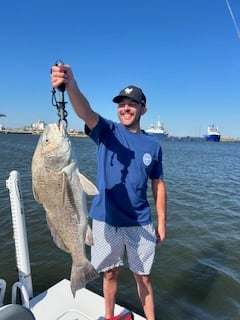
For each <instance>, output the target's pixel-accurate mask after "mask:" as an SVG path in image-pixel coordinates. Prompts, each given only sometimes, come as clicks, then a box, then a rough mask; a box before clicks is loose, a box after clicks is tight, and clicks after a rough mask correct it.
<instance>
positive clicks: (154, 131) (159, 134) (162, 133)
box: [146, 120, 168, 139]
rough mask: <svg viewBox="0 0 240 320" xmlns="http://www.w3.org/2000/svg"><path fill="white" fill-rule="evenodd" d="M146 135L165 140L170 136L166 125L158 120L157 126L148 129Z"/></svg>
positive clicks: (152, 125)
mask: <svg viewBox="0 0 240 320" xmlns="http://www.w3.org/2000/svg"><path fill="white" fill-rule="evenodd" d="M146 133H147V134H149V135H150V136H154V137H156V138H158V139H164V138H166V137H167V136H168V134H167V132H166V130H165V128H164V125H163V123H161V122H160V120H158V121H157V123H156V124H151V125H150V127H148V128H147V130H146Z"/></svg>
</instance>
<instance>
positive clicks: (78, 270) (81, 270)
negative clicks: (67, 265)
mask: <svg viewBox="0 0 240 320" xmlns="http://www.w3.org/2000/svg"><path fill="white" fill-rule="evenodd" d="M98 277H99V274H98V272H97V271H96V270H95V269H94V267H93V265H92V264H91V263H90V262H89V261H88V260H87V259H86V261H85V263H84V264H81V266H78V265H75V264H74V263H73V265H72V271H71V290H72V294H73V296H74V297H75V295H76V291H77V290H79V289H82V288H84V287H85V286H86V284H87V283H88V282H90V281H92V280H94V279H96V278H98Z"/></svg>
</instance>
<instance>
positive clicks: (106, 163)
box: [51, 65, 166, 320]
mask: <svg viewBox="0 0 240 320" xmlns="http://www.w3.org/2000/svg"><path fill="white" fill-rule="evenodd" d="M51 81H52V85H53V87H54V88H57V87H59V86H60V85H61V84H65V86H66V90H67V93H68V95H69V98H70V101H71V104H72V106H73V108H74V110H75V112H76V113H77V115H78V116H79V117H80V118H81V119H83V120H84V122H85V131H86V133H87V134H88V135H89V136H90V137H91V138H92V139H93V140H94V141H95V142H96V144H97V146H98V151H97V160H98V174H97V187H98V190H99V195H97V196H96V197H95V198H94V200H93V203H92V206H91V210H90V217H91V218H92V219H93V225H92V228H93V241H94V245H93V247H92V264H93V266H94V267H95V268H96V270H97V271H98V272H104V279H103V292H104V298H105V319H118V318H119V316H115V317H114V306H115V297H116V293H117V288H118V275H119V270H120V266H122V265H123V255H124V252H126V254H127V258H128V265H129V269H130V270H131V271H132V272H133V274H134V277H135V280H136V284H137V290H138V295H139V298H140V300H141V303H142V306H143V310H144V313H145V317H146V319H148V320H153V319H155V315H154V297H153V290H152V285H151V283H150V279H149V275H150V271H151V267H152V264H153V260H154V255H155V248H156V244H157V243H160V242H162V241H163V240H164V239H165V228H166V189H165V184H164V181H163V171H162V151H161V147H160V145H159V143H158V142H157V141H155V140H154V139H153V138H152V137H149V136H148V135H146V134H145V133H144V132H143V131H142V130H141V128H140V118H141V116H142V115H144V114H145V112H146V111H147V107H146V97H145V95H144V93H143V92H142V90H141V89H140V88H138V87H135V86H128V87H126V88H125V89H123V90H122V91H121V92H120V94H119V95H118V96H116V97H115V98H114V99H113V102H115V103H117V104H118V108H117V113H118V117H119V120H120V123H115V122H113V121H110V120H106V119H104V118H103V117H102V116H100V115H98V114H97V113H96V112H95V111H93V109H92V108H91V106H90V104H89V102H88V100H87V99H86V98H85V97H84V95H83V94H82V93H81V92H80V90H79V88H78V85H77V83H76V81H75V79H74V76H73V72H72V70H71V67H70V66H68V65H58V66H53V67H52V73H51ZM149 178H150V179H151V181H152V193H153V197H154V200H155V204H156V211H157V218H158V223H157V226H156V229H154V227H153V223H152V219H151V212H150V208H149V204H148V201H147V182H148V179H149Z"/></svg>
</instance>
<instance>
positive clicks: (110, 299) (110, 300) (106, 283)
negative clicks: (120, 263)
mask: <svg viewBox="0 0 240 320" xmlns="http://www.w3.org/2000/svg"><path fill="white" fill-rule="evenodd" d="M118 274H119V268H118V267H117V268H114V269H112V270H108V271H106V272H105V273H104V278H103V294H104V299H105V319H109V318H111V317H113V316H114V306H115V299H116V294H117V289H118Z"/></svg>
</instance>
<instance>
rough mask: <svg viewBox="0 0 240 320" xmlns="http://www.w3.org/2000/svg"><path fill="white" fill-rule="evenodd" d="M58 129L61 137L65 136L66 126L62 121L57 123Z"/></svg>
mask: <svg viewBox="0 0 240 320" xmlns="http://www.w3.org/2000/svg"><path fill="white" fill-rule="evenodd" d="M58 129H59V132H60V134H61V136H62V137H64V136H66V128H65V125H64V124H63V123H60V124H59V126H58Z"/></svg>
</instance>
